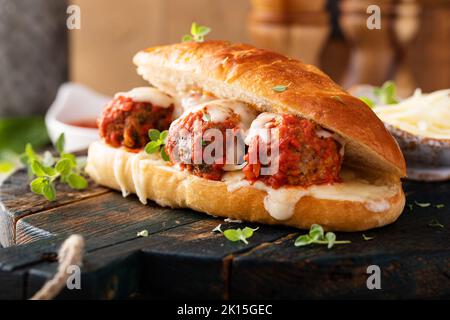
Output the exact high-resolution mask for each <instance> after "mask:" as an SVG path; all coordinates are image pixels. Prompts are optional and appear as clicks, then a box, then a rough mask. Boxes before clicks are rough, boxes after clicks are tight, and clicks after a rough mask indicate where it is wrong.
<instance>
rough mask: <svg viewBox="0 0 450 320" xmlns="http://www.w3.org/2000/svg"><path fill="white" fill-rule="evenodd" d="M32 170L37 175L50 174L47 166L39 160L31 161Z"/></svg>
mask: <svg viewBox="0 0 450 320" xmlns="http://www.w3.org/2000/svg"><path fill="white" fill-rule="evenodd" d="M31 171H32V172H33V174H34V175H35V176H36V177H45V176H47V175H48V173H47V172H46V169H45V167H44V166H43V165H42V164H41V163H40V162H39V161H37V160H33V162H31Z"/></svg>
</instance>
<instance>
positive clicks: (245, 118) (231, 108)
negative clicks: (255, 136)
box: [180, 99, 256, 130]
mask: <svg viewBox="0 0 450 320" xmlns="http://www.w3.org/2000/svg"><path fill="white" fill-rule="evenodd" d="M198 111H202V112H204V113H205V114H208V115H209V117H210V118H211V121H212V122H224V121H225V120H227V119H228V118H229V117H230V116H231V115H232V114H233V113H236V114H237V115H239V116H240V127H241V128H242V129H244V130H247V129H248V128H249V127H250V124H251V123H252V121H253V119H255V117H256V114H255V112H254V111H253V110H252V109H250V108H249V107H248V106H247V105H246V104H245V103H244V102H240V101H236V100H227V99H216V100H212V101H207V102H205V103H202V104H198V105H195V106H191V107H189V108H187V109H186V110H185V111H184V112H183V114H182V115H181V117H180V118H185V117H186V116H188V115H189V114H191V113H195V112H198Z"/></svg>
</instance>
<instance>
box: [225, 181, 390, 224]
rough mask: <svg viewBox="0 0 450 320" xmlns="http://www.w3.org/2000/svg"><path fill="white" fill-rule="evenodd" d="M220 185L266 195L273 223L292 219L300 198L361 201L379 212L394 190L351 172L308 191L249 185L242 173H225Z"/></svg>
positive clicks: (304, 189)
mask: <svg viewBox="0 0 450 320" xmlns="http://www.w3.org/2000/svg"><path fill="white" fill-rule="evenodd" d="M222 180H223V182H225V184H226V185H227V190H228V192H234V191H236V190H238V189H240V188H244V187H251V188H255V189H258V190H262V191H265V192H266V196H265V197H264V208H265V209H266V211H267V212H268V213H269V214H270V215H271V216H272V217H273V218H274V219H277V220H286V219H289V218H290V217H292V215H293V214H294V211H295V206H296V204H297V202H299V201H300V199H301V198H303V197H305V196H310V197H313V198H316V199H323V200H336V201H355V202H361V203H363V204H364V206H365V207H366V208H367V210H369V211H372V212H383V211H386V210H388V209H389V208H390V203H389V202H388V201H387V200H386V198H387V197H392V196H394V195H395V194H396V193H397V192H398V190H397V188H396V187H395V186H389V185H376V184H373V183H369V182H368V181H365V180H363V179H358V178H355V177H354V176H353V175H352V174H351V172H343V173H342V180H343V182H342V183H334V184H322V185H314V186H311V187H308V188H302V187H282V188H278V189H274V188H271V187H270V186H267V185H266V184H264V183H263V182H260V181H258V182H255V183H254V184H250V183H249V182H248V181H247V180H245V177H244V174H243V173H242V172H232V173H226V174H225V175H224V177H223V179H222Z"/></svg>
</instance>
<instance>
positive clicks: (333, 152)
mask: <svg viewBox="0 0 450 320" xmlns="http://www.w3.org/2000/svg"><path fill="white" fill-rule="evenodd" d="M267 115H268V114H263V116H266V117H267ZM260 117H261V115H260ZM269 119H270V118H269ZM264 127H265V128H266V129H278V130H277V137H276V138H278V155H277V156H278V158H276V160H275V161H277V162H278V168H277V170H276V171H275V172H274V173H272V174H269V175H261V168H263V167H265V166H270V165H271V164H273V163H272V162H269V163H267V161H260V160H261V159H260V157H261V155H260V154H259V153H260V152H259V149H260V148H262V147H264V148H265V149H264V150H266V151H267V153H268V154H269V158H270V154H271V152H273V150H271V144H272V143H274V142H273V141H274V140H272V138H271V139H264V138H262V137H261V135H253V136H251V135H249V137H248V138H249V139H247V140H246V142H247V143H248V144H249V148H248V153H247V154H246V155H245V160H246V162H247V163H248V165H247V166H245V167H244V169H243V172H244V174H245V176H246V178H247V179H248V180H250V181H252V182H255V181H256V180H260V181H262V182H264V183H265V184H267V185H269V186H271V187H273V188H280V187H282V186H285V185H291V186H304V187H307V186H310V185H316V184H323V183H331V182H338V181H339V171H340V168H341V163H342V156H341V154H340V148H341V146H340V145H339V143H338V142H337V141H336V140H335V139H333V138H332V137H331V134H327V135H319V134H317V132H319V131H322V132H326V131H324V130H322V129H321V128H320V127H319V126H318V125H317V124H315V123H313V122H311V121H309V120H307V119H302V118H299V117H296V116H294V115H274V117H272V118H271V120H269V121H267V122H266V123H265V125H264ZM251 130H252V129H251ZM249 140H250V141H249ZM251 159H256V162H255V161H253V162H255V163H251V162H252V161H250V160H251ZM272 160H273V159H272ZM261 163H266V165H263V164H261Z"/></svg>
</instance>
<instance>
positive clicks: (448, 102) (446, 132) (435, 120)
mask: <svg viewBox="0 0 450 320" xmlns="http://www.w3.org/2000/svg"><path fill="white" fill-rule="evenodd" d="M373 111H374V112H375V113H376V114H377V116H378V117H379V118H380V119H381V120H383V121H384V122H385V123H387V124H390V125H392V126H394V127H397V128H399V129H401V130H403V131H406V132H409V133H411V134H415V135H419V136H422V137H428V138H435V139H450V89H447V90H439V91H435V92H432V93H428V94H424V93H422V92H421V90H420V89H417V90H416V91H415V92H414V94H413V95H412V96H411V97H409V98H407V99H405V100H403V101H400V102H399V103H398V104H395V105H377V106H376V107H375V108H373Z"/></svg>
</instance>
